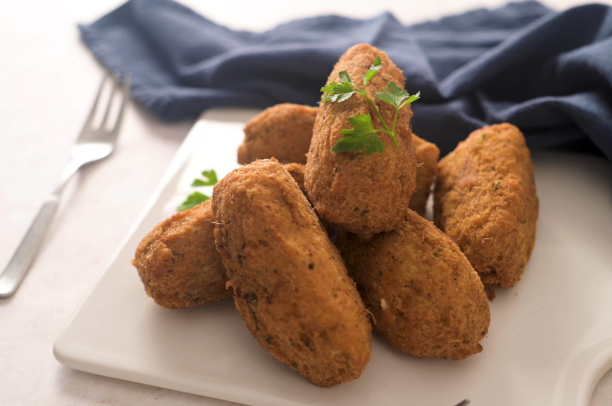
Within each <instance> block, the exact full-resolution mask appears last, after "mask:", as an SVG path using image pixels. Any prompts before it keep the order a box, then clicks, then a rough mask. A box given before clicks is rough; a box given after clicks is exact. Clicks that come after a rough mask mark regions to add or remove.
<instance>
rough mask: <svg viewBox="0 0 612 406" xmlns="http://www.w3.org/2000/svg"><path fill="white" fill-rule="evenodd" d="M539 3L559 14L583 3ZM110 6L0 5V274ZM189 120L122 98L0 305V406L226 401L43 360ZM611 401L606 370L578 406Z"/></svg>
mask: <svg viewBox="0 0 612 406" xmlns="http://www.w3.org/2000/svg"><path fill="white" fill-rule="evenodd" d="M183 3H184V4H187V5H189V6H190V7H192V8H194V9H195V10H197V11H199V12H201V13H202V14H204V15H205V16H207V17H209V18H211V19H212V20H214V21H216V22H219V23H221V24H225V25H228V26H230V27H231V28H237V29H249V30H265V29H268V28H271V27H273V26H274V25H276V24H278V23H281V22H286V21H289V20H291V19H294V18H300V17H307V16H314V15H319V14H326V13H337V14H343V15H346V16H352V17H360V18H365V17H371V16H372V15H375V14H378V13H380V12H382V11H384V10H386V9H388V10H390V11H392V12H394V13H395V15H396V16H397V17H398V18H399V19H400V20H401V21H402V22H404V23H413V22H419V21H424V20H428V19H432V18H438V17H440V16H443V15H445V14H449V13H456V12H461V11H464V10H468V9H471V8H474V7H478V6H483V5H485V6H491V7H494V6H498V5H501V4H503V3H505V1H498V0H485V1H482V0H425V1H423V0H418V1H416V0H411V1H400V0H395V1H393V0H376V1H371V0H368V1H366V0H353V1H348V0H342V1H336V2H333V3H332V2H331V1H329V0H316V1H308V2H290V1H281V0H265V1H258V2H257V3H255V2H253V1H248V0H240V1H238V0H235V1H217V2H210V1H199V2H198V1H195V0H189V1H183ZM544 3H545V4H547V5H549V6H550V7H553V8H556V9H559V10H562V9H565V8H568V7H571V6H573V5H576V4H581V3H586V2H584V1H580V0H578V1H572V0H562V1H545V2H544ZM605 3H608V4H612V0H606V1H605ZM120 4H122V1H120V0H98V1H77V0H56V1H53V2H50V1H44V0H34V1H19V2H17V1H11V2H4V3H3V4H2V6H1V8H0V185H1V187H0V213H2V215H0V230H1V232H0V268H3V267H4V265H5V264H6V263H7V262H8V261H9V259H10V257H11V256H12V254H13V252H14V250H15V249H16V247H17V245H18V244H19V241H20V240H21V238H22V236H23V234H24V233H25V232H26V230H27V228H28V226H29V224H30V222H31V221H32V219H33V217H34V216H35V214H36V212H37V211H38V209H39V207H40V205H41V204H42V201H43V199H44V197H45V195H46V194H47V193H48V192H50V191H51V190H52V188H53V186H54V185H55V182H56V181H57V180H58V179H59V177H60V174H61V172H62V170H63V168H64V165H65V164H67V163H68V161H69V159H70V153H69V151H70V146H71V144H72V142H73V141H74V140H75V138H76V137H77V135H78V134H79V131H80V129H81V126H82V124H83V121H84V119H85V117H86V115H87V113H88V111H89V108H90V103H91V101H92V99H93V96H94V94H95V91H96V88H97V86H98V83H99V80H100V78H101V77H102V74H103V69H102V67H101V66H100V65H99V64H97V62H96V61H95V60H94V59H93V57H92V56H91V54H90V53H89V51H88V50H87V49H86V48H85V47H84V46H83V44H82V43H81V42H80V40H79V35H78V31H77V29H76V24H77V23H87V22H91V21H93V20H95V19H96V18H98V17H100V16H102V15H103V14H105V13H107V12H108V11H110V10H112V9H114V8H115V7H117V6H119V5H120ZM192 124H193V123H192V122H190V121H186V122H181V123H176V124H172V125H169V124H164V123H161V122H159V121H158V120H157V119H155V118H154V117H152V116H151V114H149V113H148V112H146V111H144V110H143V109H142V108H141V107H139V106H137V105H134V104H132V103H130V104H129V105H128V110H127V114H126V116H125V121H124V126H123V129H122V132H121V135H120V139H119V144H118V147H117V150H116V152H115V153H113V155H111V157H110V158H107V159H106V160H104V161H102V162H99V163H96V164H93V165H91V166H89V167H87V168H85V169H84V170H82V171H81V173H80V174H79V175H77V177H76V178H75V179H74V180H73V181H72V183H71V185H70V187H69V188H68V190H67V193H66V194H65V195H64V199H63V202H62V205H61V207H60V210H59V211H58V214H57V216H56V218H55V221H54V223H53V225H52V228H51V230H50V232H49V234H48V236H47V239H46V241H45V243H44V245H43V247H42V250H41V251H40V253H39V255H38V257H37V259H36V261H35V263H34V264H33V266H32V268H31V270H30V273H29V275H28V276H27V277H26V279H25V281H24V282H23V285H22V286H21V288H20V290H19V291H18V292H17V294H16V295H15V296H14V297H13V298H11V299H8V300H0V404H2V405H51V404H60V405H96V404H107V405H108V404H110V405H115V404H117V405H119V404H121V405H130V406H131V405H150V404H172V405H229V404H230V403H229V402H224V401H220V400H215V399H210V398H205V397H201V396H196V395H190V394H186V393H181V392H176V391H171V390H167V389H161V388H157V387H151V386H146V385H141V384H136V383H131V382H126V381H121V380H117V379H111V378H105V377H101V376H96V375H91V374H87V373H84V372H79V371H74V370H71V369H68V368H66V367H64V366H62V365H61V364H59V363H58V362H57V361H56V360H55V358H53V354H52V346H53V342H54V341H55V338H56V337H57V335H58V334H59V332H60V331H61V330H62V328H63V327H64V326H65V324H66V323H67V321H68V319H69V318H70V316H71V315H72V313H73V312H74V310H75V309H76V307H77V306H78V304H79V303H80V302H81V300H82V299H83V297H84V296H85V295H86V293H87V292H88V291H89V290H90V289H91V288H92V286H93V285H94V284H95V282H96V281H97V280H98V278H99V277H100V276H101V274H102V273H103V272H104V269H105V267H106V266H107V265H108V263H109V261H110V259H111V256H112V255H113V254H114V252H115V251H116V250H117V249H118V248H119V245H120V242H121V240H122V239H123V238H124V237H125V235H126V233H127V231H128V228H129V227H130V226H131V224H132V223H133V222H134V220H135V219H136V216H137V215H138V214H139V213H140V211H141V210H142V208H143V206H144V204H145V202H146V201H147V199H148V198H149V196H150V195H151V193H152V191H153V189H154V187H155V185H156V184H157V182H158V181H159V179H160V177H161V175H162V173H163V172H164V170H165V169H166V166H167V165H168V164H169V162H170V160H171V158H172V157H173V155H174V153H175V152H176V151H177V149H178V147H179V145H180V144H181V142H182V140H183V139H184V137H185V135H186V134H187V132H188V131H189V128H190V127H191V125H192ZM611 404H612V371H610V372H608V373H607V374H606V375H605V376H604V377H603V378H602V380H601V381H600V383H599V385H598V386H597V388H596V389H595V393H594V395H593V399H592V403H591V405H592V406H609V405H611ZM441 406H443V405H441ZM449 406H451V405H449Z"/></svg>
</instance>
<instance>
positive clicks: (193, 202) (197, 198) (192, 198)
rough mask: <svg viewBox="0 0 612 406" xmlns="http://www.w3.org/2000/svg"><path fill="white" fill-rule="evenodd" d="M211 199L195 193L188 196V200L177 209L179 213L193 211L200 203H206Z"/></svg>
mask: <svg viewBox="0 0 612 406" xmlns="http://www.w3.org/2000/svg"><path fill="white" fill-rule="evenodd" d="M209 199H210V197H209V196H206V195H205V194H203V193H200V192H193V193H192V194H190V195H189V196H187V199H186V200H185V201H184V202H183V204H181V205H180V206H179V207H177V208H176V210H177V211H185V210H189V209H192V208H194V207H196V206H197V205H198V204H200V203H204V202H205V201H207V200H209Z"/></svg>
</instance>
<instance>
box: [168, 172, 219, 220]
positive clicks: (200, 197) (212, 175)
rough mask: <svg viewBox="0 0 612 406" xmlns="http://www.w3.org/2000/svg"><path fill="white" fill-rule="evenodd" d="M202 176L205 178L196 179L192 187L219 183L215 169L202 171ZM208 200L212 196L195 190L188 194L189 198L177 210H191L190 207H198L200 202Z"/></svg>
mask: <svg viewBox="0 0 612 406" xmlns="http://www.w3.org/2000/svg"><path fill="white" fill-rule="evenodd" d="M202 178H203V179H196V180H194V181H193V183H192V184H191V186H192V187H199V186H214V185H215V184H216V183H217V172H215V171H214V170H213V169H211V170H209V171H202ZM207 200H210V196H207V195H205V194H203V193H200V192H193V193H192V194H190V195H189V196H187V199H185V201H184V202H183V204H181V205H180V206H179V207H177V208H176V210H177V211H185V210H189V209H192V208H194V207H196V206H197V205H198V204H200V203H204V202H205V201H207Z"/></svg>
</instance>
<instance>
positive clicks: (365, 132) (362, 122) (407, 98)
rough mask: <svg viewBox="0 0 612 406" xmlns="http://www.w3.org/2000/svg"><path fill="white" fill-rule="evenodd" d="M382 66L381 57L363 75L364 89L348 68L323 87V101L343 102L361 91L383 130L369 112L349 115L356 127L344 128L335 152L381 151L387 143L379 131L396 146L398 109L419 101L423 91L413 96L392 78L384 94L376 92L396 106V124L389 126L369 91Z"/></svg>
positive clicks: (334, 149)
mask: <svg viewBox="0 0 612 406" xmlns="http://www.w3.org/2000/svg"><path fill="white" fill-rule="evenodd" d="M381 67H382V61H381V59H380V56H377V57H376V59H374V63H373V64H372V66H371V67H370V69H368V71H367V72H366V73H365V74H364V75H363V88H360V87H359V86H357V85H356V84H354V83H353V81H352V80H351V78H350V76H349V74H348V72H347V71H342V72H340V73H339V75H338V76H340V80H341V82H340V83H337V82H332V83H330V84H328V85H327V86H323V87H322V88H321V91H322V92H323V93H325V94H324V96H323V99H322V100H321V102H331V103H341V102H343V101H345V100H348V99H350V98H351V97H352V96H353V95H354V94H359V95H361V96H363V97H365V98H366V100H367V101H368V103H369V104H370V107H372V110H374V113H376V115H377V116H378V119H379V120H380V122H381V124H382V125H383V127H384V129H381V130H378V129H376V128H374V124H373V123H372V116H371V115H370V114H361V115H359V116H356V117H351V118H349V123H350V124H351V126H352V127H353V129H352V130H342V135H343V136H344V137H343V138H341V139H339V140H338V142H337V143H336V145H334V146H333V147H332V151H334V152H342V151H352V152H357V151H360V150H362V149H363V148H365V154H366V156H367V155H371V154H373V153H375V152H378V153H381V154H382V152H383V151H384V150H385V144H384V143H383V142H382V141H381V140H380V138H378V135H377V134H378V133H385V134H387V135H388V136H389V137H391V139H392V140H393V143H394V144H395V146H397V145H398V144H397V139H396V137H395V126H396V124H397V116H398V114H399V111H400V110H401V109H402V108H403V107H405V106H406V105H408V104H410V103H412V102H414V101H416V100H418V99H419V98H420V94H421V93H420V92H419V93H417V94H414V95H412V96H411V95H410V94H408V92H407V91H405V90H404V89H402V88H401V87H399V86H398V85H397V84H395V82H393V81H390V82H389V87H388V88H384V89H383V92H384V93H381V92H379V93H376V98H377V99H378V100H381V101H383V102H385V103H388V104H390V105H392V106H393V107H395V118H394V119H393V126H392V127H391V128H389V125H388V124H387V123H386V122H385V120H384V119H383V118H382V116H381V114H380V111H379V110H378V108H376V105H375V104H374V102H373V101H372V99H370V97H369V96H368V94H367V93H366V88H367V86H368V83H370V81H371V80H372V78H373V77H374V76H376V74H377V73H378V71H379V70H380V68H381Z"/></svg>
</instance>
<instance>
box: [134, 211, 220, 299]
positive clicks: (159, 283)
mask: <svg viewBox="0 0 612 406" xmlns="http://www.w3.org/2000/svg"><path fill="white" fill-rule="evenodd" d="M212 221H213V212H212V205H211V201H210V200H209V201H207V202H204V203H202V204H200V205H198V206H196V207H194V208H193V209H189V210H186V211H183V212H181V213H176V214H175V215H174V216H172V217H170V218H169V219H167V220H165V221H163V222H161V223H160V224H158V225H157V226H156V227H155V229H153V231H151V232H150V233H149V234H148V235H147V236H146V237H145V238H144V239H143V240H142V241H141V242H140V245H139V246H138V249H137V250H136V256H135V258H134V260H133V261H132V264H133V265H134V266H135V267H136V268H137V269H138V274H139V275H140V279H141V280H142V283H144V286H145V291H146V292H147V295H149V296H151V297H152V298H153V300H154V301H155V303H157V304H158V305H160V306H163V307H168V308H172V309H175V308H182V307H193V306H199V305H202V304H204V303H207V302H211V301H215V300H220V299H225V298H228V297H231V296H232V290H231V289H226V287H225V285H226V283H227V276H226V272H225V267H224V266H223V262H222V261H221V256H220V255H219V253H218V252H217V250H216V249H215V239H214V235H213V231H214V224H213V223H212Z"/></svg>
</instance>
